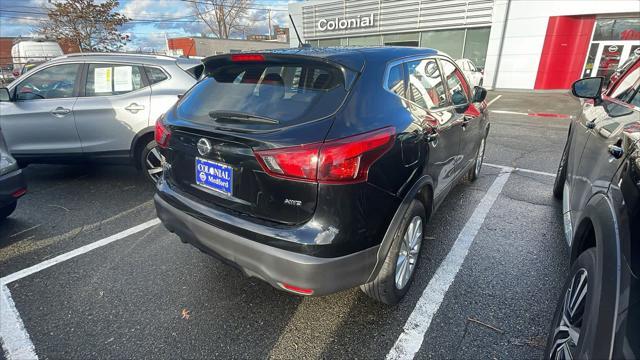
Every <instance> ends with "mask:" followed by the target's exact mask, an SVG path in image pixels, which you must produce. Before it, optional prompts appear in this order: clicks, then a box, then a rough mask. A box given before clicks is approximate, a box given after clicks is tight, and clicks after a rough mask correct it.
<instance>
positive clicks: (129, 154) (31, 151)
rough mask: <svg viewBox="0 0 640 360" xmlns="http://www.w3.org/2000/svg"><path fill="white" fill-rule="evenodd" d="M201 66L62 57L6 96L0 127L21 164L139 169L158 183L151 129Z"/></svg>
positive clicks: (139, 58) (143, 58) (134, 58)
mask: <svg viewBox="0 0 640 360" xmlns="http://www.w3.org/2000/svg"><path fill="white" fill-rule="evenodd" d="M202 67H203V66H202V63H201V62H200V61H196V60H189V59H175V58H171V57H166V56H152V55H134V54H86V53H85V54H73V55H65V56H62V57H59V58H56V59H54V60H50V61H48V62H46V63H45V64H42V65H40V66H38V67H36V68H35V69H33V70H31V71H29V72H28V73H27V74H25V75H22V76H20V77H19V78H18V79H16V80H15V81H14V82H13V83H11V85H9V86H8V88H7V89H4V90H3V91H4V92H8V93H9V101H4V102H2V103H0V126H2V129H3V130H4V133H5V137H6V140H7V143H8V145H9V149H10V150H11V153H12V154H13V156H14V157H15V158H16V159H17V160H18V161H19V162H20V163H22V164H28V163H66V162H77V161H85V160H94V161H99V162H101V163H134V164H135V165H136V166H137V167H138V168H140V169H143V170H144V171H145V174H146V176H147V177H148V178H149V179H150V180H152V181H155V180H156V179H157V177H158V175H159V174H160V172H161V171H162V167H161V163H162V159H161V157H160V153H159V152H158V150H157V149H156V145H155V142H154V140H153V129H154V126H153V124H154V122H155V120H156V119H157V118H158V117H159V116H160V115H161V114H163V113H164V112H165V111H166V110H167V109H169V108H170V107H171V105H173V104H174V103H175V102H176V100H177V99H178V96H179V95H180V94H183V93H184V92H186V91H187V90H188V89H189V88H190V87H191V86H193V84H195V83H196V78H197V77H198V76H199V75H200V73H201V72H202Z"/></svg>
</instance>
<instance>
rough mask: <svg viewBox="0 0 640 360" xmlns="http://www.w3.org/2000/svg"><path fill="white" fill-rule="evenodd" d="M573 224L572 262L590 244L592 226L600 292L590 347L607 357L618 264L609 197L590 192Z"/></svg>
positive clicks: (617, 239) (615, 305) (614, 220)
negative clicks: (594, 333)
mask: <svg viewBox="0 0 640 360" xmlns="http://www.w3.org/2000/svg"><path fill="white" fill-rule="evenodd" d="M576 224H577V226H576V230H575V233H574V240H573V244H572V246H571V262H572V263H573V261H575V259H577V257H578V256H579V255H580V254H581V253H582V252H583V251H585V250H587V249H588V248H589V247H592V246H593V245H594V244H592V243H590V242H589V238H588V236H586V232H587V231H589V229H592V230H593V237H594V238H595V246H596V254H597V261H596V269H600V281H599V283H600V284H601V291H600V294H603V295H604V297H601V298H600V303H599V311H598V314H597V316H598V319H597V322H596V324H597V326H596V327H595V328H596V330H594V331H598V334H597V336H596V337H595V338H596V339H598V344H595V347H594V349H601V350H602V351H604V352H603V353H602V354H600V355H602V357H605V358H610V357H611V351H612V350H613V340H614V333H615V329H616V318H617V317H616V314H617V313H618V305H619V296H620V275H621V266H622V265H621V264H622V263H621V252H620V250H621V248H620V246H621V239H620V235H619V227H618V219H617V217H616V215H615V209H614V206H613V203H612V201H611V199H610V198H609V197H608V196H607V195H606V194H603V193H596V194H594V195H593V196H592V197H591V198H590V199H589V201H588V202H587V205H586V206H585V208H584V210H583V211H581V212H580V218H579V219H578V221H577V222H576ZM598 357H600V356H598Z"/></svg>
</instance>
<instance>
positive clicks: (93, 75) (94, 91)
mask: <svg viewBox="0 0 640 360" xmlns="http://www.w3.org/2000/svg"><path fill="white" fill-rule="evenodd" d="M142 87H143V84H142V72H141V67H140V66H135V65H116V64H89V71H88V73H87V83H86V87H85V96H107V95H120V94H126V93H128V92H131V91H135V90H138V89H140V88H142Z"/></svg>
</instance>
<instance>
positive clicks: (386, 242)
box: [367, 175, 433, 283]
mask: <svg viewBox="0 0 640 360" xmlns="http://www.w3.org/2000/svg"><path fill="white" fill-rule="evenodd" d="M424 189H429V191H430V192H431V204H430V207H429V208H428V207H427V206H426V204H424V203H423V205H425V212H426V214H427V217H428V216H429V215H430V214H431V213H432V212H433V180H432V179H431V177H430V176H429V175H423V176H422V177H420V178H419V179H418V180H416V182H415V183H414V184H413V185H412V186H411V188H410V189H409V190H408V191H407V193H406V194H405V196H404V197H403V199H402V202H401V203H400V206H398V209H397V210H396V212H395V214H394V215H393V218H392V219H391V222H390V223H389V227H387V231H386V232H385V234H384V237H383V238H382V242H381V243H380V247H379V248H378V252H377V253H376V264H375V266H374V267H373V269H372V270H371V274H370V275H369V278H368V279H367V283H368V282H371V281H373V279H375V277H376V276H377V274H378V272H379V271H380V269H381V268H382V265H383V264H384V260H385V258H386V257H387V254H388V253H389V249H390V248H391V243H392V242H393V238H394V236H395V235H396V232H397V231H398V226H400V224H401V223H402V219H403V218H404V216H405V215H406V213H407V210H408V209H409V206H410V205H411V202H412V201H413V200H414V199H416V198H418V194H419V193H420V192H421V191H422V190H424ZM425 220H426V221H428V220H429V219H425Z"/></svg>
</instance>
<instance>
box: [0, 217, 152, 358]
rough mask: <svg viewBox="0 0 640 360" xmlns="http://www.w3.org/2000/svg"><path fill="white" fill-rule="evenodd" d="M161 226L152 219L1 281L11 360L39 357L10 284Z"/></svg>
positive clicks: (1, 315) (1, 316) (3, 331)
mask: <svg viewBox="0 0 640 360" xmlns="http://www.w3.org/2000/svg"><path fill="white" fill-rule="evenodd" d="M158 223H160V219H158V218H155V219H152V220H149V221H147V222H145V223H142V224H140V225H136V226H134V227H132V228H129V229H127V230H124V231H121V232H119V233H117V234H114V235H111V236H109V237H106V238H104V239H102V240H98V241H96V242H93V243H91V244H87V245H85V246H82V247H79V248H77V249H75V250H72V251H69V252H67V253H64V254H62V255H58V256H56V257H54V258H53V259H49V260H47V261H43V262H41V263H39V264H36V265H33V266H31V267H28V268H26V269H23V270H20V271H17V272H15V273H13V274H10V275H7V276H5V277H3V278H0V306H1V308H0V323H2V326H0V342H1V343H2V348H3V349H4V353H5V356H6V357H7V359H8V360H13V359H20V360H23V359H37V358H38V356H37V355H36V352H35V348H34V346H33V343H32V342H31V339H30V338H29V333H27V331H26V330H25V328H24V324H23V323H22V319H21V318H20V313H18V309H16V306H15V304H14V302H13V299H12V298H11V292H10V291H9V288H8V287H7V284H9V283H11V282H13V281H16V280H19V279H22V278H24V277H26V276H29V275H32V274H35V273H37V272H39V271H42V270H44V269H46V268H49V267H51V266H53V265H56V264H59V263H61V262H64V261H67V260H69V259H72V258H74V257H76V256H79V255H82V254H85V253H88V252H89V251H91V250H95V249H97V248H99V247H102V246H105V245H107V244H110V243H112V242H114V241H117V240H120V239H124V238H126V237H127V236H130V235H133V234H135V233H137V232H140V231H142V230H145V229H148V228H150V227H152V226H154V225H157V224H158Z"/></svg>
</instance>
